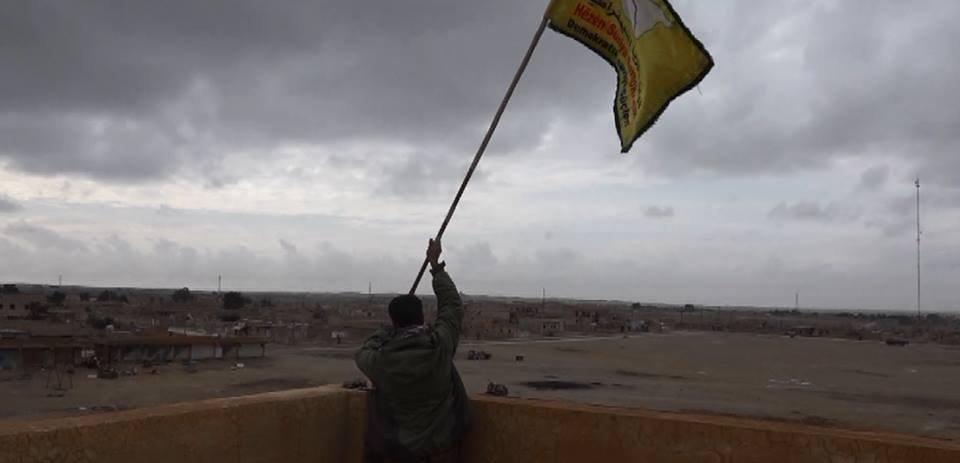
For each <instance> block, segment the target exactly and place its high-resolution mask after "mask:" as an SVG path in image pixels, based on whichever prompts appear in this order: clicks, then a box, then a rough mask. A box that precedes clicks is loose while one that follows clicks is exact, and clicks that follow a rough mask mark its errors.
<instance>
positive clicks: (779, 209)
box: [767, 201, 860, 223]
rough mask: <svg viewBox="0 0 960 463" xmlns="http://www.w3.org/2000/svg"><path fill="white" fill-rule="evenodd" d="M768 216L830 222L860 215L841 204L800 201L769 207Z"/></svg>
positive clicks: (775, 218) (782, 219)
mask: <svg viewBox="0 0 960 463" xmlns="http://www.w3.org/2000/svg"><path fill="white" fill-rule="evenodd" d="M767 215H768V217H770V218H771V219H774V220H780V221H789V220H796V221H808V222H820V223H831V222H836V221H840V220H853V219H856V218H858V217H859V216H860V213H859V212H858V211H857V210H855V209H850V208H847V207H844V206H841V205H839V204H837V203H829V204H827V205H826V206H821V205H820V204H819V203H816V202H809V201H802V202H798V203H793V204H788V203H784V202H781V203H779V204H777V205H776V206H774V207H773V209H770V212H769V213H768V214H767Z"/></svg>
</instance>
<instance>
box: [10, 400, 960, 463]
mask: <svg viewBox="0 0 960 463" xmlns="http://www.w3.org/2000/svg"><path fill="white" fill-rule="evenodd" d="M473 405H474V411H475V417H474V418H475V419H474V429H473V430H472V432H471V434H470V435H469V437H468V439H467V440H466V442H465V443H464V449H463V450H464V452H463V453H464V456H465V459H464V462H465V463H481V462H483V463H498V462H504V463H507V462H509V463H514V462H516V463H521V462H522V463H528V462H548V463H565V462H591V463H592V462H606V461H618V462H619V461H624V462H633V461H638V462H639V461H643V462H653V463H655V462H680V463H683V462H716V463H719V462H738V463H739V462H745V463H754V462H755V463H760V462H764V463H766V462H777V463H807V462H833V463H846V462H874V463H888V462H924V463H941V462H942V463H946V462H951V463H953V462H958V461H960V446H958V445H955V444H949V443H945V442H940V441H933V440H928V439H920V438H913V437H907V436H899V435H891V434H880V433H868V432H852V431H841V430H833V429H825V428H816V427H809V426H799V425H793V424H786V423H775V422H764V421H756V420H747V419H736V418H724V417H708V416H697V415H681V414H670V413H657V412H649V411H642V410H624V409H615V408H603V407H590V406H583V405H574V404H568V403H555V402H542V401H524V400H513V399H496V398H490V397H477V398H475V399H474V401H473ZM365 406H366V396H365V394H363V393H358V392H351V391H344V390H341V389H339V388H336V387H322V388H314V389H304V390H297V391H285V392H277V393H269V394H261V395H256V396H247V397H238V398H232V399H216V400H208V401H202V402H192V403H185V404H178V405H168V406H162V407H156V408H149V409H140V410H131V411H126V412H117V413H110V414H102V415H91V416H86V417H77V418H65V419H58V420H39V421H27V422H5V423H0V463H13V462H16V463H27V462H64V463H93V462H98V463H131V462H144V463H152V462H158V463H159V462H176V463H212V462H217V461H229V462H242V463H246V462H264V463H266V462H271V463H273V462H284V463H300V462H303V463H308V462H309V463H316V462H358V463H359V462H360V461H361V459H362V436H363V429H364V425H365V423H364V422H365V414H366V411H365Z"/></svg>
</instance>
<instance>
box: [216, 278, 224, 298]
mask: <svg viewBox="0 0 960 463" xmlns="http://www.w3.org/2000/svg"><path fill="white" fill-rule="evenodd" d="M221 292H223V275H217V294H220V293H221Z"/></svg>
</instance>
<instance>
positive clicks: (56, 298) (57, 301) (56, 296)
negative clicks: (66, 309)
mask: <svg viewBox="0 0 960 463" xmlns="http://www.w3.org/2000/svg"><path fill="white" fill-rule="evenodd" d="M66 299H67V295H66V294H63V293H62V292H60V291H54V292H53V294H51V295H49V296H47V302H49V303H50V304H53V305H56V306H62V305H63V301H65V300H66Z"/></svg>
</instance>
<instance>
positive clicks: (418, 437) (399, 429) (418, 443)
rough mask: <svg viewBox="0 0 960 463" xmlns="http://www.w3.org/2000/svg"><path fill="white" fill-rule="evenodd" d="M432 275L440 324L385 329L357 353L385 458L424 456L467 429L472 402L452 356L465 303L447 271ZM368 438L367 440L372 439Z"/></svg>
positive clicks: (457, 437)
mask: <svg viewBox="0 0 960 463" xmlns="http://www.w3.org/2000/svg"><path fill="white" fill-rule="evenodd" d="M431 273H433V291H434V294H436V296H437V320H436V322H434V323H433V324H431V325H424V326H417V327H409V328H404V329H392V328H385V329H383V330H381V331H379V332H378V333H376V334H374V335H373V336H371V337H370V338H369V339H367V341H366V342H364V344H363V346H362V347H361V348H360V351H359V352H358V353H357V357H356V361H357V367H358V368H360V371H362V372H363V373H364V374H365V375H367V377H368V378H370V381H372V382H373V385H374V387H375V392H374V400H373V405H374V406H375V407H376V410H375V413H374V414H373V417H372V420H374V421H376V422H375V423H371V429H375V432H374V434H379V436H374V438H375V439H380V440H381V442H380V445H381V446H382V447H384V448H386V449H387V450H386V451H387V453H390V454H396V453H397V451H399V452H401V453H405V452H409V453H411V454H413V455H425V454H429V453H431V452H434V451H438V450H443V449H446V448H449V447H450V446H452V445H453V444H454V443H455V442H456V441H457V440H459V439H460V437H461V436H462V435H463V433H464V432H465V430H466V426H467V421H468V414H469V410H468V400H467V395H466V390H465V389H464V387H463V381H462V380H461V379H460V374H459V373H458V372H457V369H456V367H454V365H453V357H454V354H456V352H457V344H458V343H459V341H460V330H461V325H462V323H463V302H462V301H461V300H460V293H459V292H458V291H457V287H456V285H454V284H453V280H451V279H450V276H449V275H447V272H446V271H444V270H443V269H439V270H438V271H436V272H433V271H431ZM368 438H369V437H368Z"/></svg>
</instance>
